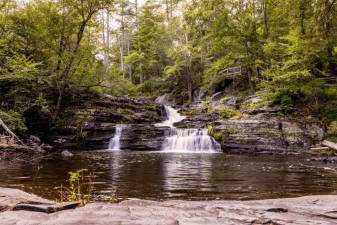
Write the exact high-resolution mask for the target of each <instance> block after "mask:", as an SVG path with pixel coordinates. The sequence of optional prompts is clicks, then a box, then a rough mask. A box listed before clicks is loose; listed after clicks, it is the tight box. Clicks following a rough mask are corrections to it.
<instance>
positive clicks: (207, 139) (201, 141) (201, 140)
mask: <svg viewBox="0 0 337 225" xmlns="http://www.w3.org/2000/svg"><path fill="white" fill-rule="evenodd" d="M165 110H166V114H167V117H168V119H167V120H166V121H164V122H162V123H159V124H156V126H167V127H170V133H169V136H167V137H166V139H165V141H164V143H163V146H162V150H163V151H167V152H220V151H221V146H220V144H219V143H217V142H216V141H215V140H214V138H212V137H211V136H209V135H208V130H207V129H178V128H175V127H174V125H173V124H174V123H177V122H179V121H182V120H183V119H185V117H184V116H181V115H180V114H179V113H178V111H177V110H175V109H174V108H172V107H170V106H165Z"/></svg>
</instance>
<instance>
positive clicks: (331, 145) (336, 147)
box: [322, 140, 337, 150]
mask: <svg viewBox="0 0 337 225" xmlns="http://www.w3.org/2000/svg"><path fill="white" fill-rule="evenodd" d="M322 145H324V146H326V147H329V148H332V149H334V150H337V144H336V143H334V142H331V141H327V140H324V141H323V142H322Z"/></svg>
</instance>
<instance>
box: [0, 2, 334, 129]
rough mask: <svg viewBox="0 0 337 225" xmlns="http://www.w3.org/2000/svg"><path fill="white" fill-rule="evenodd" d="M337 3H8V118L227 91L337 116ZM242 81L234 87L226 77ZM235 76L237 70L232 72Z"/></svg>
mask: <svg viewBox="0 0 337 225" xmlns="http://www.w3.org/2000/svg"><path fill="white" fill-rule="evenodd" d="M336 7H337V5H336V1H334V0H326V1H323V0H296V1H293V0H291V1H290V0H286V1H283V0H282V1H281V0H238V1H234V0H210V1H198V0H193V1H183V0H182V1H179V0H165V1H164V0H163V1H159V0H157V1H155V0H149V1H146V3H145V4H144V3H142V4H140V3H138V2H137V0H136V1H129V0H115V1H112V0H82V1H72V0H33V1H15V0H2V2H1V5H0V8H1V10H0V65H1V67H0V92H1V99H0V101H1V104H0V117H1V118H2V120H4V121H5V122H6V123H7V124H9V126H10V127H11V128H12V129H14V130H16V131H17V132H19V133H21V134H24V131H25V129H26V128H25V121H24V120H23V119H22V114H23V113H24V112H25V110H27V109H28V108H29V107H31V106H32V105H39V106H41V107H42V108H43V109H44V110H46V111H48V112H49V113H51V114H53V119H54V120H55V121H56V120H57V117H58V116H59V115H60V112H62V109H63V108H64V107H67V105H66V98H67V97H69V96H71V95H72V94H74V93H89V92H90V93H92V92H94V93H106V94H110V95H113V96H125V95H127V96H136V97H146V98H152V99H153V98H155V97H156V96H159V95H161V94H164V93H170V94H171V95H172V96H173V97H174V98H178V99H179V103H181V104H187V103H190V102H193V100H195V99H197V98H198V96H202V97H204V98H205V97H207V96H212V95H213V94H214V93H217V92H219V91H223V90H225V89H226V85H229V83H231V82H233V80H234V82H235V85H234V87H233V88H232V89H231V90H230V91H231V92H233V93H235V94H237V95H241V96H245V95H253V94H254V95H258V96H261V97H262V98H263V99H264V101H263V104H266V105H268V104H269V105H280V107H281V108H282V110H283V112H284V113H286V114H295V115H300V116H301V117H302V116H303V115H304V117H315V118H318V119H319V120H321V121H322V122H323V123H325V124H329V123H331V122H332V121H336V120H337V87H336V84H337V83H336V82H337V80H336V79H337V71H336V70H337V66H336V65H337V46H336V43H337V42H336V40H337V20H336V16H337V8H336ZM228 68H239V69H240V70H242V71H244V72H243V73H241V74H240V76H239V75H238V76H237V77H234V79H231V80H229V81H228V82H226V80H225V79H226V69H228ZM234 76H235V74H234Z"/></svg>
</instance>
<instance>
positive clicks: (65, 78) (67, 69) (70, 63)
mask: <svg viewBox="0 0 337 225" xmlns="http://www.w3.org/2000/svg"><path fill="white" fill-rule="evenodd" d="M94 13H95V11H91V12H90V13H89V14H88V15H87V17H86V18H85V19H84V20H83V21H82V24H81V26H80V29H79V31H78V32H77V41H76V44H75V47H74V49H73V51H72V54H71V56H70V58H69V61H68V63H67V64H66V66H65V69H64V71H63V73H62V75H61V77H60V79H59V80H60V87H59V97H58V100H57V104H56V110H55V114H54V116H55V117H56V116H57V114H58V112H59V110H60V107H61V102H62V99H63V94H64V90H65V86H66V83H67V82H68V79H69V75H70V71H71V69H72V66H73V64H74V60H75V56H76V55H77V52H78V50H79V48H80V45H81V41H82V39H83V35H84V30H85V28H86V26H87V24H88V22H89V20H90V19H91V17H92V16H93V15H94Z"/></svg>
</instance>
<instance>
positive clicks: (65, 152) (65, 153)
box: [61, 150, 74, 157]
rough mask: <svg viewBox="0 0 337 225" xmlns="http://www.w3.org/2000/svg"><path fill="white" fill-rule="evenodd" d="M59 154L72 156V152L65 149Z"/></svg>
mask: <svg viewBox="0 0 337 225" xmlns="http://www.w3.org/2000/svg"><path fill="white" fill-rule="evenodd" d="M61 155H62V156H63V157H73V156H74V154H73V153H71V152H69V151H67V150H65V151H63V152H62V153H61Z"/></svg>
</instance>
